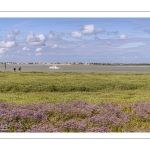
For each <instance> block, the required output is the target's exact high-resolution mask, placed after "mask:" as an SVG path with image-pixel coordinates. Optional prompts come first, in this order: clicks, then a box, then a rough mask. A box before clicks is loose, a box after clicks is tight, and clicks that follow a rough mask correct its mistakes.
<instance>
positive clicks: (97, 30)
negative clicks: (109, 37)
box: [95, 28, 105, 34]
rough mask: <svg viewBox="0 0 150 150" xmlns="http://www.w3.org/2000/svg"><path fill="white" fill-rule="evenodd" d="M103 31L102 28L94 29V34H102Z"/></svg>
mask: <svg viewBox="0 0 150 150" xmlns="http://www.w3.org/2000/svg"><path fill="white" fill-rule="evenodd" d="M104 31H105V29H104V28H98V29H95V33H96V34H97V33H102V32H104Z"/></svg>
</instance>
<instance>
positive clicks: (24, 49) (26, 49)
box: [22, 47, 30, 51]
mask: <svg viewBox="0 0 150 150" xmlns="http://www.w3.org/2000/svg"><path fill="white" fill-rule="evenodd" d="M22 50H23V51H29V50H30V49H29V48H27V47H23V48H22Z"/></svg>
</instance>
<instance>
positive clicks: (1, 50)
mask: <svg viewBox="0 0 150 150" xmlns="http://www.w3.org/2000/svg"><path fill="white" fill-rule="evenodd" d="M7 50H8V49H7V48H0V55H2V54H4V53H5V52H6V51H7Z"/></svg>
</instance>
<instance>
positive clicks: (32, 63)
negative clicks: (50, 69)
mask: <svg viewBox="0 0 150 150" xmlns="http://www.w3.org/2000/svg"><path fill="white" fill-rule="evenodd" d="M0 64H22V65H54V64H55V65H150V63H94V62H93V63H83V62H64V63H60V62H56V63H51V62H26V63H25V62H20V63H18V62H0Z"/></svg>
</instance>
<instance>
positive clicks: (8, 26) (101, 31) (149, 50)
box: [0, 17, 150, 63]
mask: <svg viewBox="0 0 150 150" xmlns="http://www.w3.org/2000/svg"><path fill="white" fill-rule="evenodd" d="M0 62H25V63H26V62H45V63H46V62H50V63H57V62H60V63H64V62H70V63H72V62H83V63H150V18H87V17H86V18H0Z"/></svg>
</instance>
